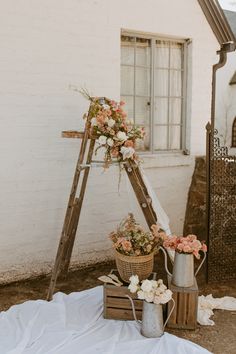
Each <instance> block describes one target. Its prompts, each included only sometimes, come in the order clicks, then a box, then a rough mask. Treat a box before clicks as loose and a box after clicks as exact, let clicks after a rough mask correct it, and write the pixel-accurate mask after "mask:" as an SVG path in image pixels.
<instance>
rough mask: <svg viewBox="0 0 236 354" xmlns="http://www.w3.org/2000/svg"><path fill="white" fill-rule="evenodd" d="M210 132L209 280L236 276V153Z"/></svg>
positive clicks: (216, 134) (215, 133)
mask: <svg viewBox="0 0 236 354" xmlns="http://www.w3.org/2000/svg"><path fill="white" fill-rule="evenodd" d="M207 131H208V134H207V136H208V140H207V143H208V154H207V156H208V161H207V165H208V168H209V173H208V176H209V181H208V188H209V191H208V198H209V199H208V222H209V224H208V245H209V252H208V281H210V282H211V281H212V282H214V281H220V280H230V279H236V156H230V155H229V154H228V148H227V147H225V146H221V144H220V139H219V137H218V131H217V130H214V131H213V132H211V125H210V124H209V125H208V126H207Z"/></svg>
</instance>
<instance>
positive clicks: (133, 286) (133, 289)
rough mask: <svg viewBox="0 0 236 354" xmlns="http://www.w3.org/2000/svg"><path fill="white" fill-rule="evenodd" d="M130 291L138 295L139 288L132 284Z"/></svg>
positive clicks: (129, 287)
mask: <svg viewBox="0 0 236 354" xmlns="http://www.w3.org/2000/svg"><path fill="white" fill-rule="evenodd" d="M128 289H129V291H130V292H131V293H136V291H137V290H138V286H137V285H135V284H133V283H130V284H129V286H128Z"/></svg>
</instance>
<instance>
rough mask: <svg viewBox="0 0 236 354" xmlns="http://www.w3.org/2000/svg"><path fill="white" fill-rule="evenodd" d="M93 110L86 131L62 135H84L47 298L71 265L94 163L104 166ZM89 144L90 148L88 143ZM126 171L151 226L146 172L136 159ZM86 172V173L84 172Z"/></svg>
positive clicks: (153, 218) (152, 218) (153, 216)
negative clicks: (97, 147)
mask: <svg viewBox="0 0 236 354" xmlns="http://www.w3.org/2000/svg"><path fill="white" fill-rule="evenodd" d="M89 118H91V117H89V113H88V118H87V122H86V126H85V130H84V132H77V131H64V132H62V136H63V137H65V138H79V139H82V142H81V147H80V153H79V158H78V161H77V164H76V169H75V174H74V179H73V183H72V187H71V192H70V197H69V201H68V206H67V210H66V215H65V219H64V224H63V228H62V233H61V238H60V242H59V245H58V250H57V255H56V259H55V264H54V267H53V271H52V276H51V281H50V285H49V290H48V294H47V300H51V299H52V295H53V293H54V289H55V286H56V282H57V278H58V276H59V274H60V275H66V273H67V272H68V268H69V265H70V259H71V255H72V250H73V246H74V241H75V236H76V231H77V228H78V223H79V218H80V213H81V208H82V204H83V200H84V195H85V190H86V185H87V180H88V175H89V171H90V167H91V166H95V167H103V166H104V162H103V161H96V160H93V154H94V149H95V142H96V138H94V137H91V136H90V119H89ZM88 143H89V147H88V149H87V145H88ZM124 168H125V171H126V172H127V175H128V177H129V180H130V182H131V185H132V187H133V190H134V192H135V195H136V197H137V199H138V202H139V204H140V206H141V209H142V211H143V214H144V217H145V219H146V221H147V224H148V226H149V228H150V227H151V226H152V225H153V224H156V222H157V217H156V213H155V211H154V210H153V207H152V200H151V198H150V196H149V194H148V191H147V188H146V185H145V183H144V181H143V178H142V174H141V172H140V169H139V166H138V164H137V163H136V162H134V161H132V160H128V161H127V162H125V163H124ZM82 173H83V176H81V174H82ZM80 177H82V182H81V184H80V188H79V191H78V196H77V189H78V185H79V182H80Z"/></svg>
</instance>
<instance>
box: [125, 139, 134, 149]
mask: <svg viewBox="0 0 236 354" xmlns="http://www.w3.org/2000/svg"><path fill="white" fill-rule="evenodd" d="M124 146H126V147H134V143H133V141H132V140H126V142H125V143H124Z"/></svg>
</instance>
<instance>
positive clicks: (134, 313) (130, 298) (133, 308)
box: [125, 295, 142, 324]
mask: <svg viewBox="0 0 236 354" xmlns="http://www.w3.org/2000/svg"><path fill="white" fill-rule="evenodd" d="M125 296H126V297H127V298H128V299H129V300H130V302H131V306H132V311H133V316H134V319H135V321H136V322H137V323H138V324H140V323H142V321H139V320H138V319H137V317H136V312H135V307H134V301H133V299H132V297H130V296H129V295H125Z"/></svg>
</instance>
